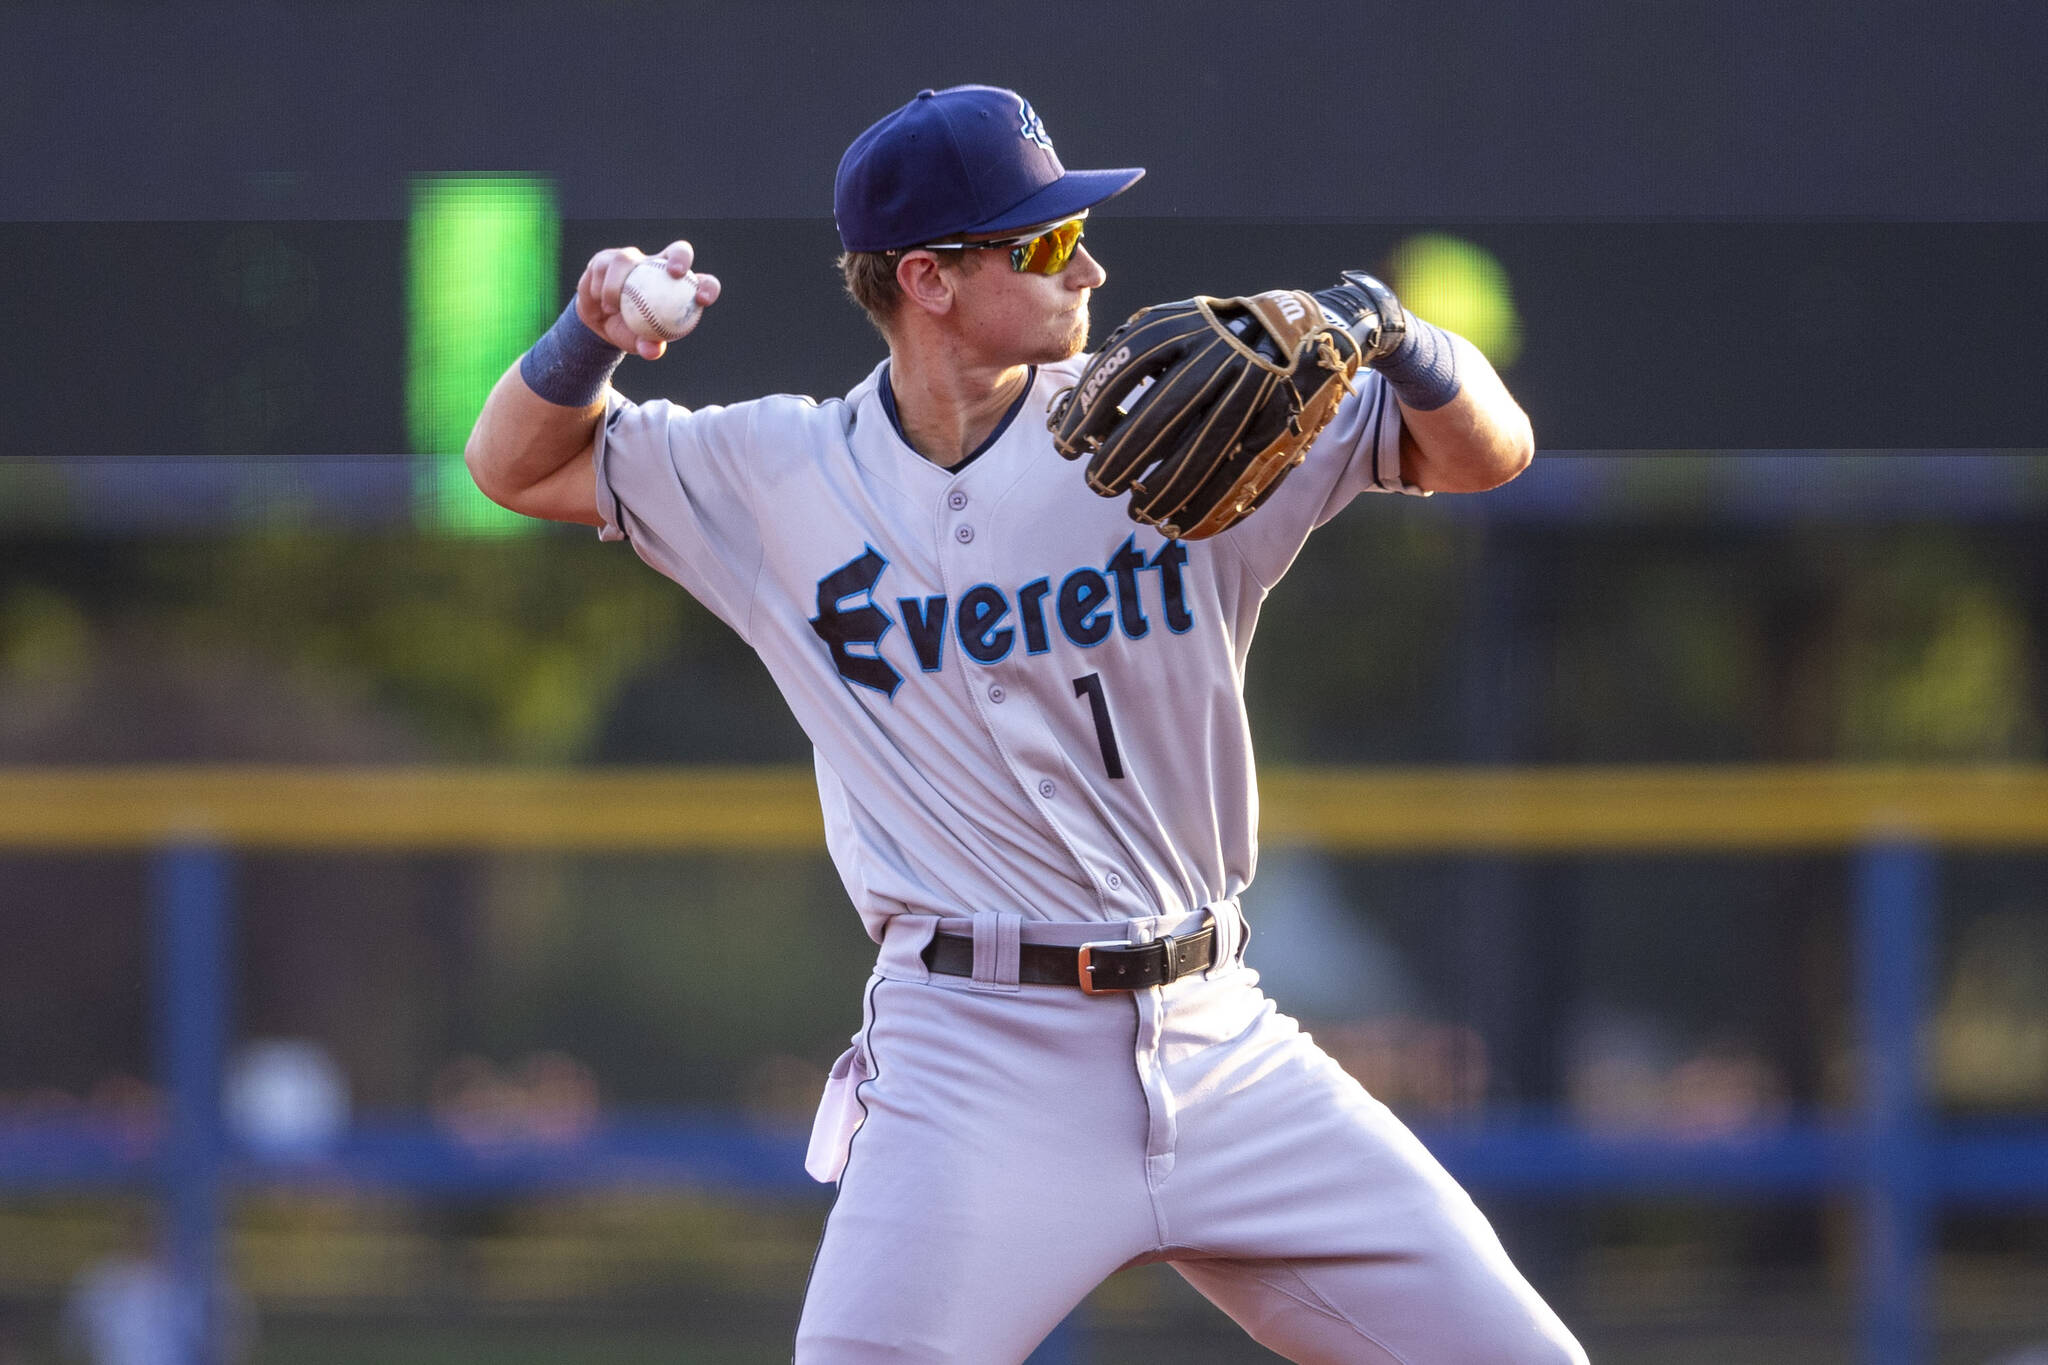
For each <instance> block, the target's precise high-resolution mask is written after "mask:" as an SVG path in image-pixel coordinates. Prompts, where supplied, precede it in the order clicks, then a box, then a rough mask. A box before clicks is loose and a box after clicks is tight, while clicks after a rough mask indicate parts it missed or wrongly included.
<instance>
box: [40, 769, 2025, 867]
mask: <svg viewBox="0 0 2048 1365" xmlns="http://www.w3.org/2000/svg"><path fill="white" fill-rule="evenodd" d="M1261 789H1262V793H1263V798H1264V803H1263V821H1262V825H1263V837H1264V840H1265V842H1267V843H1268V844H1289V843H1291V844H1313V845H1317V846H1321V847H1324V848H1329V849H1333V850H1340V851H1355V852H1443V851H1449V850H1458V849H1489V850H1499V851H1513V852H1525V853H1543V852H1568V851H1596V850H1607V851H1619V850H1628V849H1642V850H1656V849H1665V850H1687V849H1695V850H1698V849H1726V850H1755V851H1763V850H1772V849H1778V850H1791V849H1823V848H1841V847H1846V846H1850V845H1854V844H1859V843H1864V842H1868V841H1871V840H1873V839H1880V838H1902V839H1910V840H1913V841H1915V842H1922V843H1928V844H1936V845H1951V846H1975V847H2025V846H2042V845H2048V768H2039V767H1892V766H1885V767H1875V766H1874V767H1844V766H1810V767H1808V766H1793V767H1732V766H1731V767H1611V768H1594V767H1566V768H1511V769H1488V768H1293V769H1279V770H1274V771H1271V772H1268V773H1267V774H1266V776H1265V778H1264V780H1263V781H1262V783H1261ZM821 830H822V827H821V825H820V821H819V816H818V803H817V794H816V791H815V789H814V788H813V786H812V779H811V774H810V771H809V769H807V768H780V767H777V768H758V767H755V768H653V769H637V768H626V769H619V768H614V769H597V770H589V769H582V770H578V769H518V768H502V767H500V768H447V767H434V768H285V767H230V766H190V767H187V766H176V767H170V766H166V767H150V768H0V847H13V848H50V849H55V848H72V849H83V848H115V847H142V846H153V845H159V844H163V843H167V842H176V841H181V840H205V841H211V842H216V843H219V844H222V845H226V846H231V847H260V848H414V849H429V848H431V849H449V848H479V849H556V850H574V849H588V850H604V849H612V850H627V849H640V850H654V849H819V848H821V847H822V833H821Z"/></svg>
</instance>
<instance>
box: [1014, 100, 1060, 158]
mask: <svg viewBox="0 0 2048 1365" xmlns="http://www.w3.org/2000/svg"><path fill="white" fill-rule="evenodd" d="M1017 113H1018V116H1019V117H1021V118H1022V119H1023V120H1024V122H1023V123H1022V125H1021V126H1019V128H1018V129H1017V131H1018V132H1020V133H1022V134H1024V140H1025V141H1026V142H1032V143H1036V144H1037V145H1038V146H1040V147H1043V148H1044V149H1045V150H1046V151H1048V152H1050V151H1051V150H1052V139H1051V138H1050V137H1047V136H1046V133H1045V120H1044V119H1042V118H1040V117H1039V116H1038V111H1037V110H1036V109H1033V108H1032V107H1031V101H1030V100H1027V99H1025V98H1024V97H1023V96H1022V95H1019V96H1018V97H1017Z"/></svg>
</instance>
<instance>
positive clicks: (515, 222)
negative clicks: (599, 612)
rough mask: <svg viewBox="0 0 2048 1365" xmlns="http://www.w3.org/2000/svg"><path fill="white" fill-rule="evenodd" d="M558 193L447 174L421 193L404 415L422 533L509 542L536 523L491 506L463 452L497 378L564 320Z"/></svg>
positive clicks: (413, 225) (535, 185)
mask: <svg viewBox="0 0 2048 1365" xmlns="http://www.w3.org/2000/svg"><path fill="white" fill-rule="evenodd" d="M561 239H562V231H561V216H560V214H559V213H557V211H556V209H555V195H554V189H553V187H552V186H551V185H550V184H549V183H548V182H547V181H545V180H538V179H530V178H520V177H516V176H436V177H433V178H431V179H423V180H420V181H418V182H416V183H415V184H414V186H413V200H412V218H411V221H410V230H409V232H408V235H407V242H406V309H407V321H408V324H409V325H408V329H407V336H406V366H405V417H406V431H407V434H408V435H409V436H410V437H411V440H412V448H413V450H414V451H415V452H417V453H418V454H419V455H420V456H422V457H423V458H421V459H420V460H419V461H418V464H417V473H416V474H415V475H414V483H413V499H414V509H415V514H416V515H417V516H418V518H419V520H420V523H421V524H422V525H425V526H430V527H434V528H436V529H439V530H444V531H451V532H456V533H459V534H469V535H505V534H509V533H513V532H517V531H520V530H529V529H532V528H533V527H534V525H535V524H536V523H534V522H532V521H530V520H528V519H527V518H525V517H522V516H519V515H517V514H516V513H513V512H508V511H506V510H505V509H504V508H502V507H499V506H498V505H497V504H496V503H494V502H492V501H491V500H490V499H489V498H486V497H485V496H484V495H483V494H482V493H479V492H478V491H477V489H476V485H475V484H473V483H471V482H470V478H469V473H468V471H467V470H465V469H464V468H463V464H462V447H463V445H464V443H465V442H467V441H468V439H469V429H470V427H471V426H473V425H474V424H475V422H476V415H477V413H479V412H481V411H482V410H483V405H484V399H485V398H486V397H487V396H488V395H489V394H490V391H491V386H492V385H493V384H495V383H497V382H498V376H499V375H501V374H503V373H504V372H505V368H506V367H507V366H508V365H510V364H511V363H512V362H513V361H514V360H516V359H518V358H519V356H520V354H521V353H522V352H524V351H525V350H526V348H527V347H529V346H531V345H532V344H533V342H534V339H535V338H537V337H538V336H539V335H540V334H541V333H542V332H543V331H545V330H547V327H548V324H549V323H550V322H552V321H553V320H554V316H555V314H556V313H558V312H559V311H561V307H562V300H561V298H558V297H557V296H556V295H557V286H556V283H555V274H556V264H557V259H558V257H559V256H560V253H561Z"/></svg>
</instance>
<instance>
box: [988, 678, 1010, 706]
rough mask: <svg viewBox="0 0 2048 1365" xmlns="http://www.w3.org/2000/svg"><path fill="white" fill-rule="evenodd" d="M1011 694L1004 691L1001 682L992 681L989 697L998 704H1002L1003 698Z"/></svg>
mask: <svg viewBox="0 0 2048 1365" xmlns="http://www.w3.org/2000/svg"><path fill="white" fill-rule="evenodd" d="M1009 695H1010V694H1009V693H1007V692H1005V691H1003V685H1002V684H1001V683H991V684H990V685H989V689H988V699H989V700H990V701H992V702H994V703H996V704H997V705H998V706H1000V705H1002V702H1003V698H1004V697H1007V696H1009Z"/></svg>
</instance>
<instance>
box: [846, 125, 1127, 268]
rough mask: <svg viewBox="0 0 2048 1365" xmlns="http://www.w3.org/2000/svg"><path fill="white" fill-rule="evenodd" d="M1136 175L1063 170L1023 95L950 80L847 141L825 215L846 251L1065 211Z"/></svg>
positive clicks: (997, 227)
mask: <svg viewBox="0 0 2048 1365" xmlns="http://www.w3.org/2000/svg"><path fill="white" fill-rule="evenodd" d="M1144 173H1145V172H1144V169H1143V168H1142V167H1138V168H1128V169H1125V170H1119V171H1070V170H1068V169H1067V168H1066V167H1064V166H1062V165H1060V159H1059V157H1058V155H1057V154H1055V153H1054V151H1053V149H1052V139H1051V138H1049V137H1047V136H1046V133H1045V124H1044V123H1043V122H1041V121H1040V120H1039V117H1038V115H1037V114H1036V113H1035V112H1033V110H1032V108H1031V104H1030V102H1029V101H1028V100H1026V99H1025V98H1024V97H1023V96H1022V95H1020V94H1018V93H1017V92H1016V91H1014V90H1004V89H1000V88H999V87H996V86H992V85H956V86H952V87H951V88H949V89H945V90H921V91H919V92H918V95H917V98H916V99H914V100H912V101H911V102H910V103H908V104H906V105H904V106H903V107H902V108H901V109H898V110H897V111H896V112H895V113H893V114H890V115H889V116H888V117H886V118H884V119H882V120H881V121H880V122H879V123H877V124H875V125H874V126H873V127H872V128H869V129H868V130H867V131H866V132H865V133H862V134H861V135H860V136H859V137H857V138H855V139H854V140H853V145H852V146H851V147H848V148H847V149H846V155H845V156H843V157H841V158H840V159H839V176H838V179H837V180H836V181H835V182H834V184H833V187H832V216H833V217H834V218H835V219H836V220H837V221H838V223H839V240H840V242H841V244H843V245H844V246H845V248H846V249H847V250H848V251H900V250H902V249H903V248H905V247H913V246H922V245H923V244H924V243H926V242H938V241H944V240H945V239H947V238H949V237H957V236H960V235H961V234H962V233H970V232H973V233H979V232H1006V231H1009V230H1011V229H1014V228H1022V227H1030V226H1032V225H1033V224H1036V223H1054V222H1058V221H1060V220H1061V219H1064V218H1071V217H1073V216H1074V215H1075V214H1077V213H1079V212H1081V211H1082V210H1083V209H1087V208H1092V207H1093V206H1095V205H1096V204H1099V203H1101V202H1102V201H1103V200H1105V199H1108V198H1109V197H1111V196H1112V195H1117V194H1122V193H1123V192H1124V191H1125V190H1127V189H1129V188H1130V187H1131V186H1132V185H1134V184H1136V183H1137V181H1138V177H1139V176H1141V175H1143V174H1144Z"/></svg>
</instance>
